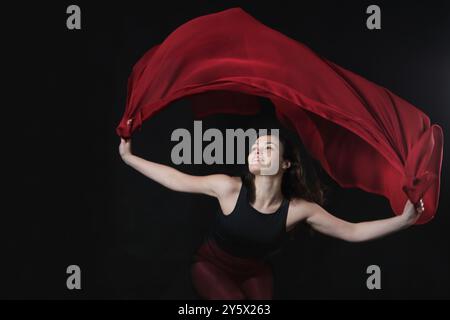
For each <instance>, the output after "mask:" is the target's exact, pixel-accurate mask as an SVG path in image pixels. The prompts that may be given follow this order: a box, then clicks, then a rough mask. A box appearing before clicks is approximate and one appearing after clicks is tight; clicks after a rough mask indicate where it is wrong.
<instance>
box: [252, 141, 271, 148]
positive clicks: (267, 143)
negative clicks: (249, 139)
mask: <svg viewBox="0 0 450 320" xmlns="http://www.w3.org/2000/svg"><path fill="white" fill-rule="evenodd" d="M269 144H272V145H274V146H275V147H276V146H277V145H276V144H275V143H273V142H270V141H269V142H266V146H267V145H269ZM254 146H255V143H254V144H253V145H252V148H254Z"/></svg>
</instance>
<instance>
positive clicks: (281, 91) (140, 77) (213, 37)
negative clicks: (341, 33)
mask: <svg viewBox="0 0 450 320" xmlns="http://www.w3.org/2000/svg"><path fill="white" fill-rule="evenodd" d="M257 96H262V97H266V98H268V99H270V100H271V102H272V103H273V105H274V107H275V108H276V115H277V118H278V119H279V120H280V122H281V123H282V124H283V125H285V126H286V127H288V128H290V129H292V130H295V131H296V132H297V133H298V135H299V136H300V138H301V140H302V142H303V143H304V145H305V148H306V149H307V150H308V152H309V153H310V154H311V156H313V157H314V158H315V159H317V160H318V161H319V162H320V163H321V165H322V166H323V168H324V169H325V170H326V171H327V173H328V174H329V175H330V176H331V177H332V178H333V179H335V181H337V183H338V184H339V185H340V186H342V187H357V188H360V189H362V190H365V191H367V192H371V193H375V194H379V195H383V196H385V197H386V198H387V199H389V201H390V204H391V207H392V209H393V211H394V213H395V214H401V213H402V212H403V208H404V205H405V202H406V200H407V199H408V198H409V199H410V200H411V201H412V202H413V203H417V202H418V200H419V199H420V198H423V201H424V204H425V211H424V213H423V214H422V216H421V217H420V219H419V220H418V222H417V223H418V224H421V223H425V222H428V221H429V220H430V219H432V218H433V216H434V215H435V212H436V210H437V207H438V202H439V190H440V173H441V165H442V149H443V134H442V129H441V127H440V126H439V125H436V124H433V125H431V123H430V119H429V118H428V116H427V115H426V114H425V113H423V112H422V111H421V110H419V109H418V108H416V107H414V106H413V105H411V104H410V103H408V102H407V101H405V100H403V99H402V98H400V97H398V96H396V95H395V94H393V93H392V92H391V91H389V90H388V89H386V88H383V87H381V86H379V85H376V84H374V83H372V82H370V81H368V80H366V79H364V78H362V77H361V76H359V75H357V74H355V73H353V72H351V71H348V70H346V69H344V68H342V67H340V66H338V65H336V64H334V63H333V62H331V61H328V60H327V59H325V58H323V57H321V56H319V55H318V54H316V53H314V52H313V51H312V50H311V49H309V48H308V47H306V46H305V45H303V44H302V43H300V42H298V41H295V40H293V39H291V38H289V37H287V36H285V35H283V34H282V33H280V32H278V31H275V30H273V29H271V28H269V27H267V26H265V25H263V24H262V23H261V22H259V21H258V20H256V19H255V18H253V17H252V16H251V15H249V14H248V13H246V12H245V11H244V10H242V9H241V8H231V9H227V10H224V11H221V12H218V13H213V14H208V15H205V16H200V17H198V18H195V19H192V20H190V21H188V22H187V23H185V24H183V25H181V26H180V27H178V28H177V29H176V30H175V31H173V32H172V33H171V34H170V35H169V36H168V37H167V38H166V39H165V40H164V41H163V42H162V43H161V44H159V45H155V46H154V47H152V48H151V49H150V50H149V51H148V52H147V53H145V55H144V56H143V57H142V58H141V59H140V60H139V61H138V62H137V63H136V65H135V66H134V68H133V71H132V73H131V75H130V77H129V80H128V96H127V104H126V110H125V113H124V115H123V118H122V119H121V121H120V124H119V126H118V127H117V134H118V135H119V136H121V137H124V138H129V137H131V135H132V134H133V132H134V131H135V130H136V129H137V128H140V127H141V125H142V122H143V121H145V120H147V119H149V118H150V117H152V116H153V115H155V114H156V113H157V112H158V111H160V110H161V109H163V108H164V107H166V106H167V105H168V104H170V103H171V102H173V101H174V100H177V99H180V98H187V99H190V100H191V102H192V107H193V111H194V114H195V115H196V117H198V118H201V117H204V116H207V115H211V114H217V113H233V114H240V115H252V114H255V113H257V112H258V111H259V108H260V107H261V106H260V105H259V103H258V98H257Z"/></svg>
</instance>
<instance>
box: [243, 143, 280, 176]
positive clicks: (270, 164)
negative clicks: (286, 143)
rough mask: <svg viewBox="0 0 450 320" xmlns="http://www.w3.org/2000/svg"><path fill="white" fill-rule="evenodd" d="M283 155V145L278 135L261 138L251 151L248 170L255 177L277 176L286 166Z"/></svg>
mask: <svg viewBox="0 0 450 320" xmlns="http://www.w3.org/2000/svg"><path fill="white" fill-rule="evenodd" d="M282 154H283V145H282V144H281V143H280V140H279V139H278V137H277V136H276V135H265V136H261V137H259V138H258V139H256V141H255V143H254V144H253V145H252V147H251V149H250V153H249V155H248V159H247V160H248V169H249V171H250V172H251V173H252V174H255V175H256V174H258V175H276V174H277V173H278V172H279V171H280V170H279V169H280V168H283V169H285V168H284V167H285V166H286V163H285V162H284V161H283V158H282Z"/></svg>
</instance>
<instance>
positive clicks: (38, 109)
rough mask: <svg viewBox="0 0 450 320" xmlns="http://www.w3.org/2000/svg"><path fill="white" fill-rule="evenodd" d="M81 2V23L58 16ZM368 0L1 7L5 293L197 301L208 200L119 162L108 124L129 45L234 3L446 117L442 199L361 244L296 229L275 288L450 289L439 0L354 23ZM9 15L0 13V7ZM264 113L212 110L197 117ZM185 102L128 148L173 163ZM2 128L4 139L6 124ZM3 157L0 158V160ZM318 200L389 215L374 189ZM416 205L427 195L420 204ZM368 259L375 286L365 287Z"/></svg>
mask: <svg viewBox="0 0 450 320" xmlns="http://www.w3.org/2000/svg"><path fill="white" fill-rule="evenodd" d="M70 4H78V5H79V6H80V8H81V12H82V29H81V30H75V31H71V30H68V29H67V28H66V18H67V14H66V8H67V6H69V5H70ZM370 4H372V2H368V1H314V2H313V1H300V0H299V1H289V2H284V3H283V2H278V1H277V2H266V3H261V2H259V1H252V2H235V1H227V2H217V1H214V2H212V1H192V2H181V1H180V2H179V3H175V2H169V1H163V2H146V4H145V5H144V4H142V3H141V2H139V3H138V2H136V3H133V2H131V1H126V2H120V1H118V2H117V3H112V2H111V3H110V2H103V3H101V2H95V4H94V3H93V2H90V3H88V2H86V3H82V2H78V3H72V2H64V1H62V2H60V3H58V4H34V5H33V6H30V5H28V4H19V5H17V6H16V8H14V9H11V10H8V11H6V10H5V12H4V15H5V18H7V17H8V16H9V17H14V18H13V19H11V21H8V22H7V24H8V30H9V31H10V32H9V33H8V35H7V36H6V38H7V40H10V41H11V46H8V47H7V48H5V49H4V51H7V52H8V53H10V54H12V56H13V58H16V59H17V62H15V64H14V66H17V67H18V68H17V70H20V72H19V71H17V72H15V73H14V75H13V76H12V77H11V78H9V84H11V85H12V87H13V88H14V89H16V90H11V91H7V92H5V95H6V96H9V97H13V99H12V101H14V102H12V103H9V104H8V106H6V107H5V109H6V110H7V111H9V112H12V114H11V115H10V116H9V114H8V116H9V117H8V116H7V118H6V122H7V123H8V124H11V125H12V126H13V129H11V130H10V131H8V132H9V134H7V135H6V137H5V142H7V143H8V145H9V143H11V142H12V144H13V146H12V147H11V148H10V149H7V150H10V152H6V155H7V156H6V157H5V158H7V160H10V161H11V166H8V167H5V169H6V172H5V176H6V174H7V173H12V176H13V179H11V181H8V183H6V182H5V181H6V180H4V184H5V185H6V186H7V187H8V190H9V191H10V192H8V193H6V199H5V210H4V212H3V213H2V220H3V222H2V230H3V231H2V238H4V240H2V243H4V244H5V249H4V250H2V251H3V252H2V269H3V271H2V278H3V280H2V284H1V286H0V298H7V299H22V298H25V299H29V298H43V299H80V298H83V299H94V298H102V299H104V298H113V299H197V298H198V297H197V295H196V293H195V291H194V289H193V287H192V284H191V282H190V277H189V263H190V259H191V257H192V254H193V253H194V252H195V250H196V249H197V247H198V246H199V245H200V243H201V240H202V237H203V235H204V233H205V232H206V231H207V228H208V226H209V224H210V222H211V218H212V216H213V214H214V210H218V208H219V206H218V203H217V202H216V201H215V200H214V199H212V198H209V197H207V196H202V195H193V194H183V193H176V192H173V191H170V190H168V189H166V188H164V187H162V186H160V185H158V184H156V183H155V182H153V181H151V180H149V179H147V178H145V177H144V176H142V175H140V174H138V173H137V172H135V171H133V170H132V169H131V168H129V167H127V166H126V165H125V164H124V163H123V162H122V161H121V159H120V157H119V155H118V144H119V138H118V136H117V135H116V133H115V128H116V126H117V125H118V122H119V120H120V118H121V116H122V113H123V111H124V108H125V97H126V81H127V78H128V75H129V73H130V71H131V68H132V66H133V65H134V63H135V62H136V61H137V59H138V58H139V57H140V56H141V55H142V54H144V52H145V51H146V50H148V49H150V48H151V47H152V46H153V45H155V44H158V43H161V42H162V41H163V40H164V39H165V37H166V36H168V35H169V34H170V33H171V32H172V31H173V30H174V29H175V28H176V27H178V26H180V25H181V24H183V23H185V22H187V21H188V20H190V19H192V18H195V17H198V16H200V15H205V14H208V13H213V12H217V11H221V10H224V9H227V8H231V7H236V6H240V7H241V8H243V9H244V10H246V11H247V12H248V13H249V14H251V15H253V16H254V17H255V18H257V19H258V20H260V21H261V22H262V23H264V24H265V25H267V26H269V27H271V28H273V29H276V30H278V31H280V32H282V33H284V34H286V35H287V36H289V37H291V38H293V39H296V40H298V41H300V42H303V43H304V44H306V45H307V46H309V47H310V48H311V49H313V50H314V51H316V52H317V53H319V54H321V55H323V56H325V57H326V58H328V59H329V60H331V61H333V62H335V63H337V64H339V65H341V66H343V67H344V68H347V69H349V70H352V71H353V72H356V73H357V74H360V75H362V76H363V77H365V78H367V79H369V80H371V81H373V82H375V83H377V84H380V85H382V86H384V87H387V88H389V89H390V90H391V91H393V92H394V93H395V94H397V95H399V96H400V97H402V98H404V99H406V100H408V101H409V102H411V103H412V104H413V105H415V106H417V107H418V108H420V109H421V110H423V111H424V112H425V113H426V114H427V115H428V116H429V117H430V119H431V121H432V123H438V124H439V125H440V126H442V128H443V130H444V135H445V137H444V159H443V164H442V180H441V199H440V203H439V208H438V212H437V215H436V217H435V219H434V220H432V221H431V222H429V223H428V224H426V225H423V226H417V227H412V228H410V229H407V230H405V231H402V232H399V233H396V234H394V235H391V236H388V237H385V238H383V239H379V240H376V241H372V242H366V243H356V244H355V243H346V242H344V241H340V240H337V239H333V238H330V237H326V236H323V235H320V234H318V233H315V234H314V235H310V234H309V233H308V231H307V230H306V229H303V228H299V229H298V232H297V238H296V239H295V240H293V241H292V242H290V243H289V244H288V245H287V247H286V248H285V250H284V251H283V252H282V253H281V254H280V255H278V256H276V257H275V258H274V261H273V263H274V267H275V297H274V298H275V299H356V298H362V299H380V298H384V299H408V298H413V299H417V298H449V297H450V275H449V270H450V250H449V243H450V236H449V228H450V218H449V215H448V210H449V200H448V190H449V188H448V180H447V176H448V166H447V162H448V161H447V153H448V147H447V145H446V142H445V141H446V139H447V138H448V137H449V136H448V134H447V132H448V131H449V129H450V128H449V123H450V90H449V89H450V41H449V39H450V6H449V4H448V2H447V1H427V2H419V3H414V2H409V1H396V2H390V3H389V2H387V1H386V2H384V1H383V2H381V1H378V2H377V3H376V4H378V5H379V6H380V7H381V17H382V18H381V21H382V29H381V30H375V31H370V30H368V29H367V28H366V26H365V21H366V18H367V14H366V13H365V10H366V8H367V6H369V5H370ZM5 21H6V19H5ZM267 123H270V114H269V115H267V114H263V115H261V116H260V117H257V118H252V119H249V118H246V117H236V116H215V117H211V118H208V119H206V120H205V121H204V123H203V127H204V128H205V129H206V128H207V127H219V128H225V127H227V128H239V127H243V128H244V127H252V126H256V127H257V126H259V125H261V124H267ZM192 126H193V118H192V114H191V113H190V110H189V108H188V107H187V103H186V102H185V101H178V102H176V103H174V104H172V105H171V106H170V107H168V108H167V109H165V110H163V112H161V113H160V114H158V115H157V116H155V117H154V118H152V119H151V120H149V121H148V122H146V123H145V124H144V126H143V128H142V130H141V131H140V132H138V133H137V134H136V135H135V137H134V139H133V148H134V152H135V153H136V154H137V155H140V156H142V157H144V158H146V159H149V160H152V161H155V162H158V163H164V164H167V165H171V161H170V150H171V148H172V147H173V146H174V142H171V141H170V134H171V132H172V131H173V130H174V129H175V128H188V129H190V128H192ZM11 137H12V138H11ZM178 168H179V169H180V170H182V171H183V172H189V173H192V174H209V173H219V172H223V173H230V174H233V173H236V172H238V170H239V169H240V168H239V167H237V166H236V167H231V168H230V167H229V166H219V165H218V166H207V165H182V166H179V167H178ZM8 171H9V172H8ZM322 178H323V179H324V181H326V182H327V183H328V184H329V185H331V186H332V191H331V192H330V194H329V201H328V203H327V205H326V206H325V208H326V209H327V210H328V211H330V212H332V213H333V214H335V215H336V216H338V217H340V218H343V219H347V220H349V221H353V222H357V221H365V220H373V219H379V218H387V217H391V216H392V214H393V213H392V211H391V209H390V206H389V203H388V201H387V200H386V199H384V198H382V197H380V196H377V195H373V194H368V193H365V192H363V191H361V190H358V189H344V188H340V187H339V186H338V185H336V184H335V183H334V182H333V181H332V180H330V179H329V178H328V177H327V176H326V175H323V177H322ZM425 205H426V204H425ZM71 264H76V265H79V266H80V267H81V270H82V290H80V291H76V290H75V291H70V290H68V289H67V288H66V277H67V274H66V268H67V266H69V265H71ZM371 264H376V265H379V266H380V268H381V271H382V278H381V279H382V280H381V285H382V289H381V290H372V291H371V290H368V289H367V287H366V279H367V277H368V275H367V274H366V268H367V266H369V265H371Z"/></svg>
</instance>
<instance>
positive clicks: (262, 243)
mask: <svg viewBox="0 0 450 320" xmlns="http://www.w3.org/2000/svg"><path fill="white" fill-rule="evenodd" d="M119 152H120V155H121V157H122V159H123V161H124V162H125V163H126V164H128V165H129V166H131V167H133V168H134V169H136V170H137V171H139V172H141V173H142V174H144V175H145V176H147V177H149V178H150V179H152V180H154V181H156V182H158V183H160V184H162V185H163V186H165V187H167V188H169V189H171V190H174V191H180V192H191V193H202V194H206V195H209V196H212V197H215V198H217V200H218V201H219V204H220V208H221V212H220V213H219V214H218V216H217V220H216V223H215V224H214V226H213V228H212V229H211V232H210V233H209V234H208V237H207V238H206V241H205V242H204V243H203V244H202V246H201V247H200V248H199V250H198V252H197V253H196V255H195V257H194V263H193V265H192V270H191V273H192V280H193V284H194V287H195V288H196V290H197V292H198V294H199V295H200V296H201V297H202V298H204V299H272V295H273V278H272V270H271V267H270V265H269V264H268V261H267V258H268V257H269V255H270V254H271V253H273V252H274V251H276V250H277V249H279V248H280V246H281V245H282V243H283V240H284V239H285V237H286V235H287V233H288V232H289V231H291V230H292V229H293V228H294V227H295V226H296V225H297V224H298V223H299V222H301V221H304V222H306V223H307V224H309V225H310V226H311V227H312V228H313V229H314V230H317V231H319V232H321V233H324V234H326V235H329V236H332V237H336V238H338V239H342V240H345V241H351V242H359V241H367V240H371V239H375V238H379V237H382V236H385V235H387V234H390V233H393V232H395V231H398V230H401V229H404V228H407V227H409V226H411V225H413V224H414V223H415V222H416V221H417V219H418V218H419V216H420V214H421V213H422V212H423V210H424V204H423V201H422V199H421V200H420V201H419V203H418V204H417V205H414V204H412V203H411V202H410V201H409V200H408V201H407V202H406V204H405V207H404V211H403V214H402V215H399V216H395V217H392V218H388V219H382V220H375V221H370V222H360V223H351V222H347V221H344V220H342V219H339V218H337V217H335V216H333V215H332V214H330V213H329V212H327V211H326V210H325V209H324V208H323V207H322V206H321V204H322V201H323V193H322V190H321V189H320V187H317V186H318V184H317V185H316V186H314V187H311V186H309V185H308V184H307V183H306V180H305V175H304V174H303V173H304V169H303V165H302V162H301V159H300V155H299V152H298V149H296V148H294V146H293V144H292V143H290V142H289V140H288V139H286V138H285V137H283V136H282V135H280V136H279V137H278V136H276V135H265V136H260V137H259V138H258V139H257V140H256V142H255V143H254V144H253V146H252V148H251V152H250V154H249V155H248V159H247V160H248V172H247V174H246V175H245V176H243V177H232V176H228V175H225V174H213V175H207V176H193V175H189V174H185V173H182V172H180V171H178V170H176V169H174V168H172V167H168V166H165V165H162V164H158V163H155V162H151V161H147V160H144V159H142V158H140V157H137V156H135V155H133V154H132V151H131V141H130V140H128V141H125V140H124V139H121V143H120V146H119ZM275 161H276V162H278V170H277V172H275V173H273V174H270V175H267V174H265V172H264V170H263V168H267V167H268V166H271V165H274V164H275V163H274V162H275Z"/></svg>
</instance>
